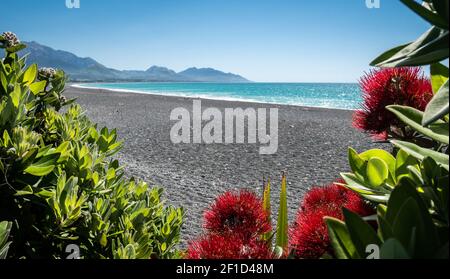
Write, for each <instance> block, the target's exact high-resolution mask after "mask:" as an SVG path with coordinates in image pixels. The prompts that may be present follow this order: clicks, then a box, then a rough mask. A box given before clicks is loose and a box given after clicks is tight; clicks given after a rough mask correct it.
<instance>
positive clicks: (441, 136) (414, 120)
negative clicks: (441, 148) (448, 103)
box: [386, 105, 449, 144]
mask: <svg viewBox="0 0 450 279" xmlns="http://www.w3.org/2000/svg"><path fill="white" fill-rule="evenodd" d="M386 108H387V109H388V110H389V111H390V112H392V113H393V114H395V115H396V116H397V117H398V118H399V119H400V120H401V121H402V122H403V123H405V124H406V125H408V126H410V127H411V128H413V129H414V130H416V131H417V132H419V133H421V134H422V135H425V136H427V137H430V138H431V139H433V140H436V141H438V142H441V143H445V144H449V136H448V125H444V126H432V127H429V128H426V127H424V126H422V120H423V116H424V114H423V112H421V111H419V110H417V109H415V108H412V107H406V106H398V105H392V106H387V107H386ZM440 124H445V122H443V121H442V122H441V123H440ZM445 127H447V130H445ZM443 128H444V129H443Z"/></svg>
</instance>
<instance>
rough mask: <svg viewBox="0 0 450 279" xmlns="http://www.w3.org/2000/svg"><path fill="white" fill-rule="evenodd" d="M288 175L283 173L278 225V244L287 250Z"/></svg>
mask: <svg viewBox="0 0 450 279" xmlns="http://www.w3.org/2000/svg"><path fill="white" fill-rule="evenodd" d="M286 184H287V183H286V175H285V174H283V177H282V179H281V192H280V208H279V211H278V225H277V241H276V245H277V246H280V247H282V248H283V250H286V249H287V247H288V244H289V241H288V233H289V232H288V230H289V223H288V222H289V221H288V207H287V186H286Z"/></svg>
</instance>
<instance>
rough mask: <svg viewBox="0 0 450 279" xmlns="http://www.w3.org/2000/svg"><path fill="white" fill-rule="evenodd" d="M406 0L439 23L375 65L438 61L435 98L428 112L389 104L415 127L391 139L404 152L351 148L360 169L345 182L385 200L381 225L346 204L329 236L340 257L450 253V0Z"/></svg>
mask: <svg viewBox="0 0 450 279" xmlns="http://www.w3.org/2000/svg"><path fill="white" fill-rule="evenodd" d="M402 2H403V3H405V4H406V5H407V6H408V7H410V8H411V9H412V10H413V11H415V12H416V13H417V14H418V15H420V16H421V17H422V18H423V19H425V20H427V21H428V22H430V23H431V24H432V25H433V26H432V27H431V29H430V30H429V31H427V32H426V33H425V34H424V35H423V36H422V37H420V38H419V39H418V40H417V41H415V42H413V43H411V44H407V45H404V46H400V47H396V48H394V49H392V50H389V51H387V52H386V53H384V54H382V55H381V56H380V57H378V58H377V59H375V61H373V62H372V65H373V66H379V67H404V66H422V65H428V64H430V65H431V77H432V78H431V79H432V83H433V84H432V88H433V90H434V97H433V99H432V100H431V101H430V103H429V104H428V105H427V107H426V108H425V111H420V110H418V109H416V108H413V107H408V106H402V105H398V104H397V105H390V106H388V107H387V109H388V110H389V111H390V112H391V113H393V114H394V115H395V116H396V117H397V118H398V120H399V121H401V122H402V124H403V125H405V127H406V128H407V129H408V130H410V131H414V137H413V138H408V139H404V138H400V139H401V140H399V139H398V138H397V139H392V140H391V143H392V144H393V145H394V146H395V147H396V149H397V150H399V151H398V153H397V154H394V155H391V154H390V153H388V152H385V151H383V150H369V151H366V152H364V153H361V154H358V153H357V152H356V151H355V150H353V149H350V151H349V162H350V166H351V170H352V172H351V173H344V174H342V177H343V178H344V180H345V183H344V184H345V186H347V187H348V188H350V189H352V190H354V191H355V192H357V193H359V194H360V195H362V196H363V197H365V198H367V199H369V200H371V201H373V202H376V203H378V210H377V215H376V218H375V219H376V220H377V224H378V230H374V229H373V228H372V227H371V226H370V225H369V224H368V223H367V222H366V221H365V220H363V219H362V218H361V217H359V216H357V215H355V214H354V213H352V212H350V211H348V210H345V209H344V212H343V215H344V219H345V220H344V221H343V222H342V221H340V220H337V219H334V218H331V217H328V218H327V224H328V228H329V234H330V236H331V239H332V244H333V247H334V250H335V252H336V254H337V256H338V257H339V258H366V257H368V256H369V257H372V258H385V259H393V258H394V259H396V258H401V259H410V258H447V259H448V257H449V214H448V213H449V189H448V188H449V180H448V179H449V177H448V175H449V155H448V144H449V124H448V112H449V99H448V98H449V97H448V72H449V70H448V68H447V67H445V66H444V65H442V64H439V62H440V61H442V60H445V59H448V57H449V47H448V21H449V15H448V6H449V1H448V0H427V1H424V5H420V4H418V3H417V2H416V1H414V0H402ZM405 140H406V141H405ZM430 142H431V144H429V143H430ZM368 252H371V253H372V254H371V255H368V254H367V253H368Z"/></svg>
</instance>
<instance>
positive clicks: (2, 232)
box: [0, 222, 12, 260]
mask: <svg viewBox="0 0 450 279" xmlns="http://www.w3.org/2000/svg"><path fill="white" fill-rule="evenodd" d="M11 228H12V223H11V222H0V260H3V259H6V256H7V253H8V249H9V246H10V245H11V242H8V238H9V234H10V232H11Z"/></svg>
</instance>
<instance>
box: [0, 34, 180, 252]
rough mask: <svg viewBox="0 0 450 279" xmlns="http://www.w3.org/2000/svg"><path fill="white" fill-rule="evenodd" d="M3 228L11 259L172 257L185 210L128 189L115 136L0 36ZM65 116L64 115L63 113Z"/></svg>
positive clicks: (137, 187)
mask: <svg viewBox="0 0 450 279" xmlns="http://www.w3.org/2000/svg"><path fill="white" fill-rule="evenodd" d="M0 47H1V48H3V49H5V53H6V54H5V58H4V59H2V60H1V61H0V81H1V86H0V220H6V221H10V222H12V224H13V225H12V229H11V240H12V244H11V246H10V249H9V254H8V256H9V257H11V258H19V257H23V258H64V257H66V256H67V254H65V249H66V247H67V246H68V245H71V244H75V245H77V246H78V247H79V249H80V255H81V257H82V258H147V259H148V258H172V257H177V256H178V252H177V251H176V249H175V246H176V244H177V243H178V241H179V238H180V229H181V225H182V218H183V215H184V213H183V210H182V209H181V208H174V207H171V206H169V207H165V206H164V204H163V202H162V200H161V195H162V190H161V189H157V188H149V187H148V185H147V184H146V183H144V182H139V181H135V180H134V179H131V180H127V179H125V178H124V172H123V170H122V167H121V166H120V165H119V162H118V161H116V160H114V159H113V158H112V157H111V156H113V155H114V154H115V153H116V152H117V151H119V149H120V147H121V143H120V142H118V141H117V134H116V131H115V130H108V129H107V128H103V129H101V130H99V129H97V126H96V125H94V124H93V123H92V122H91V121H90V120H89V119H88V117H86V116H85V115H83V112H82V110H81V108H80V107H79V106H78V105H76V104H73V100H67V99H66V98H65V97H64V96H63V95H62V93H63V91H64V87H65V81H66V78H65V75H64V72H62V71H60V70H53V69H45V68H44V69H38V67H37V65H31V66H29V67H26V58H24V57H22V58H21V57H19V56H18V55H17V51H19V50H21V49H24V48H25V45H23V44H21V43H20V42H19V40H18V39H17V38H16V36H15V35H14V34H12V33H10V32H5V33H3V35H1V36H0ZM63 107H66V108H65V109H64V110H61V109H62V108H63Z"/></svg>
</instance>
